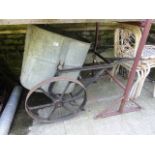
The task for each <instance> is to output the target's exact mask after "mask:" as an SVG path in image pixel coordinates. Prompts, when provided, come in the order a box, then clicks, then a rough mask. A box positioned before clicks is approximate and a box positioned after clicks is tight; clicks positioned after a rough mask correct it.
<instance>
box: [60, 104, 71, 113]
mask: <svg viewBox="0 0 155 155" xmlns="http://www.w3.org/2000/svg"><path fill="white" fill-rule="evenodd" d="M62 107H63V108H64V109H66V110H67V111H69V112H70V113H74V112H73V111H72V110H71V109H70V108H68V107H67V106H66V105H64V104H63V106H62Z"/></svg>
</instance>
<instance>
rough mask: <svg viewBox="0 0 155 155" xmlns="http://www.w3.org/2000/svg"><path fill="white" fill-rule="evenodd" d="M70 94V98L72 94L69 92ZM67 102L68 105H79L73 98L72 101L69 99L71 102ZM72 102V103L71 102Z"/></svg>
mask: <svg viewBox="0 0 155 155" xmlns="http://www.w3.org/2000/svg"><path fill="white" fill-rule="evenodd" d="M70 96H71V98H73V95H72V94H71V93H70ZM68 103H69V104H70V105H72V106H79V105H78V104H77V102H76V101H75V100H73V101H71V102H68ZM72 103H74V104H72Z"/></svg>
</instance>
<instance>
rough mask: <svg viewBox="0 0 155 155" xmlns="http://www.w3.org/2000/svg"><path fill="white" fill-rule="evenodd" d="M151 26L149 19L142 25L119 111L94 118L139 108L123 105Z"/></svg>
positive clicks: (105, 112) (138, 107)
mask: <svg viewBox="0 0 155 155" xmlns="http://www.w3.org/2000/svg"><path fill="white" fill-rule="evenodd" d="M151 24H152V20H151V19H148V20H146V22H145V25H144V30H143V33H142V38H141V40H140V44H139V47H138V50H137V54H136V57H135V60H134V64H133V66H132V69H131V72H130V74H129V79H128V83H127V85H126V88H125V91H124V95H123V98H122V99H121V104H120V106H119V109H118V110H115V111H109V112H107V111H102V112H101V113H99V114H98V115H97V116H96V118H99V117H109V116H114V115H118V114H122V113H127V112H132V111H137V110H139V109H140V106H137V108H134V109H126V108H125V105H126V102H127V101H129V93H130V90H131V87H132V84H133V81H134V78H135V74H136V68H137V66H138V62H139V60H140V58H141V54H142V50H143V48H144V45H145V43H146V40H147V37H148V35H149V31H150V28H151ZM132 102H133V101H132Z"/></svg>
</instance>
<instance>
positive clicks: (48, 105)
mask: <svg viewBox="0 0 155 155" xmlns="http://www.w3.org/2000/svg"><path fill="white" fill-rule="evenodd" d="M51 106H54V105H53V104H52V103H49V104H45V105H38V106H34V107H29V109H30V110H38V109H43V108H47V107H51Z"/></svg>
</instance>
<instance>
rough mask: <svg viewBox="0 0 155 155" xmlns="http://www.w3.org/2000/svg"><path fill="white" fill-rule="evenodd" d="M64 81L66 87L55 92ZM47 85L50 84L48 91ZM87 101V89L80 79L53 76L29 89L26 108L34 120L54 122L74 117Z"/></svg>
mask: <svg viewBox="0 0 155 155" xmlns="http://www.w3.org/2000/svg"><path fill="white" fill-rule="evenodd" d="M63 82H65V87H63V89H61V91H58V92H59V93H58V92H56V91H54V92H53V89H54V86H55V85H56V84H58V83H63ZM46 86H49V88H48V89H47V91H46V89H45V87H46ZM71 87H72V91H71ZM69 89H70V90H69ZM86 101H87V95H86V90H85V87H84V85H83V84H82V83H81V82H80V81H78V80H74V79H71V78H67V77H52V78H49V79H47V80H45V81H43V82H41V83H39V84H37V85H36V86H34V87H33V88H32V89H31V90H30V91H29V93H28V94H27V97H26V101H25V109H26V111H27V113H28V115H29V116H30V117H31V118H32V119H34V120H37V121H39V122H42V123H54V122H57V121H62V120H65V119H69V118H72V117H73V116H75V115H76V114H77V113H78V112H79V111H81V110H84V106H85V104H86Z"/></svg>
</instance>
